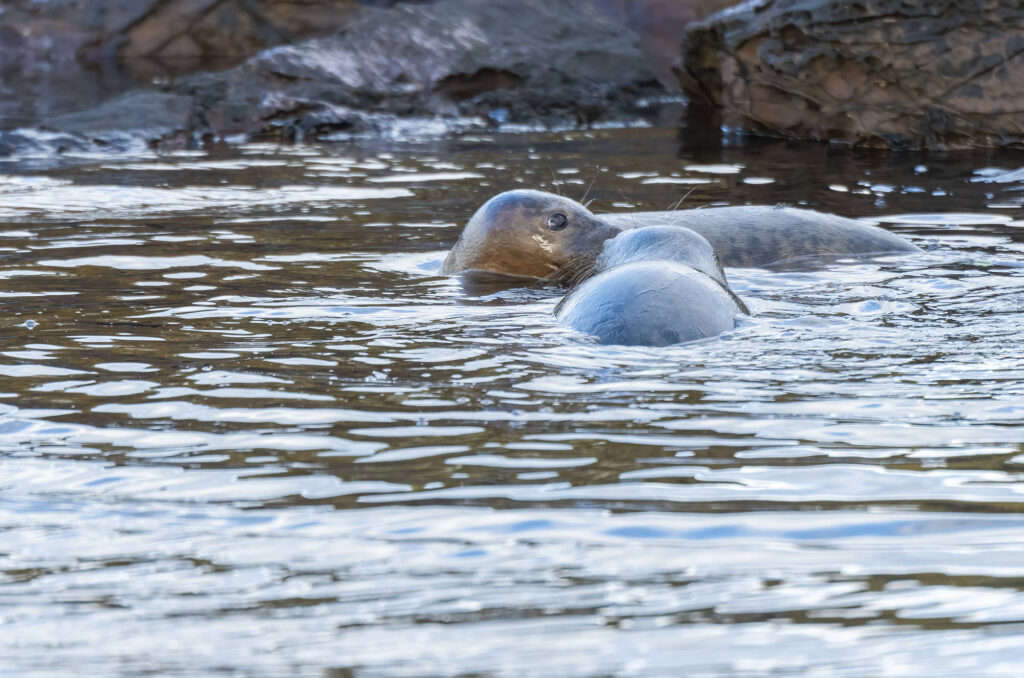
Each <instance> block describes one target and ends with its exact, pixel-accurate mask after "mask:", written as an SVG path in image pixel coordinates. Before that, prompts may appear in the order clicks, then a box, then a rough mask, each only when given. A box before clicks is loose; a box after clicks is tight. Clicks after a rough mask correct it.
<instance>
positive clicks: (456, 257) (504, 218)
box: [441, 190, 920, 280]
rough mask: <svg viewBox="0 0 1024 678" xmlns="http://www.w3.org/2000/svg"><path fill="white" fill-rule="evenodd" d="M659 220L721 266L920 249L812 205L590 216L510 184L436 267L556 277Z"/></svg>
mask: <svg viewBox="0 0 1024 678" xmlns="http://www.w3.org/2000/svg"><path fill="white" fill-rule="evenodd" d="M658 225H660V226H682V227H685V228H689V229H691V230H693V231H694V232H696V233H698V234H699V235H700V236H702V237H703V238H704V239H706V240H707V241H708V242H709V243H710V244H711V247H713V248H714V251H715V253H716V254H717V255H718V258H719V260H720V262H721V263H722V264H723V265H725V266H736V267H766V266H774V265H780V264H788V265H797V264H800V263H804V264H805V265H811V264H817V263H818V262H820V261H821V260H823V259H824V260H827V259H834V258H839V257H845V256H854V255H877V254H889V253H897V252H918V251H920V250H919V248H917V247H916V246H915V245H913V244H911V243H909V242H907V241H906V240H904V239H903V238H900V237H899V236H897V235H895V234H892V233H889V232H888V231H885V230H883V229H881V228H879V227H877V226H872V225H870V224H866V223H864V222H861V221H856V220H854V219H846V218H844V217H839V216H836V215H833V214H825V213H822V212H816V211H813V210H805V209H796V208H792V207H769V206H744V207H709V208H703V209H692V210H678V211H672V212H627V213H617V214H616V213H613V214H601V215H595V214H594V213H593V212H591V211H590V210H588V209H587V208H586V207H584V206H583V205H581V204H579V203H578V202H576V201H574V200H570V199H569V198H564V197H562V196H558V195H554V194H552V193H546V192H543V191H533V190H514V191H507V192H505V193H500V194H499V195H496V196H495V197H493V198H491V199H490V200H488V201H487V202H486V203H484V205H483V206H481V207H480V209H478V210H477V211H476V213H475V214H473V217H472V218H471V219H470V220H469V223H468V224H467V225H466V227H465V229H464V230H463V232H462V235H461V236H460V237H459V240H458V242H457V243H456V244H455V246H454V247H452V249H451V251H450V252H449V254H448V256H447V258H446V259H445V261H444V264H443V265H442V267H441V272H442V273H444V274H446V275H458V274H462V273H468V272H474V271H484V272H489V273H496V274H501V275H510V276H519V277H529V278H547V279H555V280H561V279H564V277H565V276H569V275H573V274H575V273H577V272H578V271H579V270H580V269H581V268H584V267H585V266H586V265H588V264H589V265H593V263H594V262H595V261H596V259H597V256H598V255H599V254H600V253H601V251H602V247H603V245H604V241H605V240H607V239H609V238H612V237H614V236H616V235H617V234H618V233H620V232H621V231H623V230H626V229H632V228H638V227H644V226H658ZM811 267H813V266H811Z"/></svg>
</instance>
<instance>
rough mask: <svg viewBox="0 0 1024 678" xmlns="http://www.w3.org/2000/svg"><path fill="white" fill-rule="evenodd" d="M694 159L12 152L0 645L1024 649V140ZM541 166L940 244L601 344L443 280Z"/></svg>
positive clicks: (54, 658)
mask: <svg viewBox="0 0 1024 678" xmlns="http://www.w3.org/2000/svg"><path fill="white" fill-rule="evenodd" d="M684 141H685V140H684ZM688 147H689V146H688V144H685V143H681V141H680V139H679V138H678V137H677V133H676V132H675V131H674V130H667V129H632V130H617V131H613V130H607V131H591V132H574V133H567V134H555V133H552V134H523V135H493V136H478V137H463V138H461V139H453V140H447V141H417V140H415V139H412V140H405V141H392V142H387V143H384V142H372V143H371V142H363V143H357V144H338V145H323V146H292V147H277V146H268V145H259V144H251V145H247V146H242V147H240V148H235V149H216V150H213V151H210V152H206V151H188V152H178V153H169V154H159V155H158V154H144V155H134V156H117V157H115V156H102V155H97V156H92V157H89V156H81V157H77V158H74V157H73V158H65V159H62V160H60V161H57V160H54V159H53V158H49V157H36V158H33V157H23V158H19V159H17V160H12V161H7V162H3V163H0V308H2V309H3V311H4V313H3V315H2V319H0V323H2V328H3V329H2V332H0V657H3V658H4V660H3V665H2V668H0V674H5V673H6V674H10V675H18V676H53V675H59V674H71V673H74V674H75V675H125V676H129V675H131V676H135V675H142V674H147V673H152V674H159V675H181V676H186V675H188V676H211V675H228V674H232V675H247V676H258V675H259V676H262V675H266V676H279V675H304V676H307V675H308V676H332V677H341V676H358V677H360V678H366V677H371V676H410V677H411V676H510V677H511V676H516V677H519V676H552V677H563V676H573V677H575V676H579V677H594V678H597V677H602V676H680V675H686V676H764V675H779V676H800V677H812V676H843V677H853V676H857V677H859V676H863V677H865V678H868V677H871V678H874V677H877V676H922V675H928V676H950V677H952V676H957V677H959V676H966V675H971V676H982V675H984V676H1018V675H1020V673H1021V667H1022V664H1024V651H1022V650H1021V648H1022V647H1024V592H1022V586H1024V517H1022V516H1021V510H1022V508H1024V483H1022V476H1021V472H1022V470H1024V449H1022V443H1024V428H1022V427H1021V426H1020V421H1021V418H1022V415H1024V357H1022V355H1021V351H1020V348H1019V337H1020V330H1021V318H1022V316H1021V314H1022V311H1024V243H1022V240H1024V237H1022V234H1024V231H1022V229H1021V226H1022V225H1024V221H1022V222H1017V221H1016V219H1018V218H1020V217H1021V215H1022V209H1021V204H1022V201H1024V193H1022V190H1024V171H1022V170H1021V169H1020V166H1021V165H1024V162H1022V161H1021V160H1022V158H1021V156H1020V155H999V154H956V155H941V154H931V155H906V154H904V155H897V154H888V153H885V154H875V153H856V152H850V151H844V150H837V149H830V148H829V147H827V146H821V145H793V146H791V145H786V144H741V143H739V142H738V141H735V140H734V141H733V142H732V143H731V144H729V145H727V147H726V148H724V149H720V150H712V151H707V150H705V151H689V150H686V148H688ZM515 187H531V188H544V189H547V190H558V191H560V192H562V193H564V194H566V195H569V196H571V197H574V198H581V197H583V195H584V194H585V193H587V191H588V187H589V194H588V199H590V198H592V199H593V200H594V202H593V204H592V205H591V207H592V208H593V209H594V210H595V211H621V210H629V209H635V210H657V209H668V208H671V207H672V206H673V205H675V204H677V203H678V202H679V201H680V199H681V198H684V196H685V201H684V202H683V207H687V206H689V207H699V206H706V205H717V204H721V205H725V204H745V203H757V204H772V203H777V202H783V203H788V204H796V205H802V206H806V207H809V208H814V209H821V210H825V211H831V212H836V213H839V214H843V215H847V216H853V217H864V218H872V219H876V220H881V221H883V222H884V223H885V225H886V227H887V228H890V229H892V230H894V231H895V232H898V233H900V234H902V235H904V236H906V237H908V238H909V239H911V240H913V241H914V242H915V243H917V244H918V245H920V246H922V247H923V248H924V249H925V252H924V253H922V254H919V255H913V256H901V257H887V258H882V259H877V260H871V261H849V262H838V263H833V264H830V265H828V266H827V268H825V270H822V271H815V272H800V271H766V270H743V269H730V270H729V276H730V280H731V281H732V284H733V287H734V289H735V290H736V291H737V293H739V294H740V296H742V297H743V298H744V300H745V301H746V302H747V304H748V305H749V306H750V307H751V310H752V312H753V317H752V318H751V320H750V321H749V322H746V323H744V324H743V325H742V326H741V327H740V328H738V329H737V330H736V331H735V332H732V333H729V334H727V335H725V336H722V337H720V338H716V339H713V340H709V341H704V342H699V343H695V344H689V345H683V346H675V347H669V348H658V349H651V348H623V347H602V346H597V345H595V344H593V343H592V342H590V341H588V340H587V339H586V338H585V337H581V336H579V335H576V334H574V333H572V332H569V331H567V330H564V329H560V328H558V327H557V326H556V325H555V324H554V322H553V318H552V308H553V307H554V305H555V304H556V303H557V301H558V299H559V296H560V293H559V291H558V290H553V289H545V288H543V287H539V286H534V287H519V288H497V287H495V288H489V289H479V288H476V289H469V288H465V287H463V285H462V284H461V283H460V282H459V281H458V280H457V279H451V278H446V277H442V276H439V275H437V273H436V271H437V267H438V265H439V263H440V261H441V259H442V257H443V255H444V252H445V250H446V248H447V247H448V246H450V244H451V243H452V242H453V241H454V240H455V238H456V237H457V235H458V233H459V231H460V229H461V226H462V224H464V222H465V220H466V219H467V218H468V216H469V215H470V214H471V213H472V211H473V210H474V209H475V208H476V207H477V206H478V205H479V204H480V203H482V202H483V201H484V200H486V199H487V198H488V197H489V196H491V195H493V194H494V193H496V192H498V191H500V190H506V189H509V188H515ZM72 667H73V668H72Z"/></svg>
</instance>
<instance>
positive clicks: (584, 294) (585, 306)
mask: <svg viewBox="0 0 1024 678" xmlns="http://www.w3.org/2000/svg"><path fill="white" fill-rule="evenodd" d="M740 312H741V310H740V308H739V306H737V304H736V302H735V301H734V299H733V296H732V295H731V293H730V292H728V291H727V290H726V288H724V287H723V286H722V285H721V284H719V283H718V282H717V281H716V280H714V279H712V278H710V277H709V276H707V275H705V274H703V273H701V272H699V271H696V270H694V269H693V268H692V267H690V266H687V265H684V264H680V263H676V262H672V261H635V262H631V263H627V264H623V265H621V266H616V267H614V268H610V269H608V270H606V271H603V272H601V273H598V274H597V275H596V276H594V277H593V278H590V279H589V280H587V281H586V282H584V283H583V284H582V285H580V286H579V287H577V288H576V289H575V290H573V291H572V292H571V293H570V294H569V295H568V296H567V297H566V298H565V299H564V301H563V303H562V304H561V305H560V307H559V309H558V312H557V317H558V322H559V324H561V325H562V326H564V327H571V328H573V329H576V330H579V331H581V332H586V333H587V334H592V335H594V336H596V337H597V340H598V341H599V342H600V343H602V344H623V345H630V346H668V345H671V344H679V343H682V342H686V341H694V340H696V339H704V338H707V337H713V336H715V335H718V334H721V333H722V332H725V331H727V330H731V329H733V328H734V327H735V322H736V321H735V318H736V315H737V314H739V313H740Z"/></svg>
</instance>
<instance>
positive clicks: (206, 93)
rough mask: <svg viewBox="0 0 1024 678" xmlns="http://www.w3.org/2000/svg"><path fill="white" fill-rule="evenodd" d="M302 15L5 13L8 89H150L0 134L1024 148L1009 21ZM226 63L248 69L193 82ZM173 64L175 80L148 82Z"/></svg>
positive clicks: (646, 12) (336, 1)
mask: <svg viewBox="0 0 1024 678" xmlns="http://www.w3.org/2000/svg"><path fill="white" fill-rule="evenodd" d="M301 4H302V8H301V9H296V8H295V5H294V3H289V2H283V1H282V0H253V1H251V2H244V3H243V2H238V1H236V0H189V1H188V2H186V1H185V0H165V1H163V2H157V1H156V0H153V1H151V2H142V3H137V2H136V3H133V2H129V1H128V0H119V1H117V2H101V1H100V0H78V1H77V2H73V1H72V0H54V1H53V2H48V3H33V2H29V1H28V0H13V1H12V3H11V5H10V6H9V7H5V8H3V9H2V11H0V38H2V39H0V59H3V63H4V64H6V66H7V68H6V69H5V70H4V72H5V73H11V72H14V70H17V69H19V68H20V69H22V70H21V71H20V72H25V70H26V69H27V68H28V67H29V66H31V67H32V68H34V69H37V70H40V69H41V70H42V71H47V69H49V71H52V72H55V73H71V75H70V76H69V77H70V78H72V79H73V78H74V71H73V69H74V68H82V67H83V63H92V64H93V66H95V67H96V68H100V70H101V71H102V70H103V68H106V67H105V66H103V64H107V66H109V65H110V63H113V62H111V61H110V60H111V59H115V58H116V59H121V60H123V62H124V63H127V64H131V65H132V66H131V68H133V69H135V71H137V72H136V73H135V75H134V76H133V77H136V79H137V80H138V79H141V80H143V81H145V82H147V83H148V84H147V86H144V87H136V88H132V89H128V91H127V92H125V93H123V94H121V95H119V96H115V97H113V98H108V99H106V100H101V101H100V102H99V103H95V105H93V104H92V103H90V105H86V106H84V107H82V109H81V110H73V111H71V112H67V111H61V110H60V108H59V107H56V108H57V111H56V112H54V111H52V110H51V109H52V108H54V107H49V108H48V107H46V106H41V107H40V108H39V110H40V111H42V113H41V114H40V115H38V116H37V117H36V118H31V117H30V116H22V118H26V117H28V118H29V122H28V123H27V124H18V125H14V126H8V129H6V130H4V129H2V125H0V157H4V156H6V157H11V156H17V155H18V154H23V153H27V152H43V153H45V152H57V153H60V152H66V151H89V150H104V149H109V150H127V149H137V148H140V147H141V148H146V147H149V148H184V147H195V146H201V145H205V144H209V143H217V142H222V141H234V140H238V139H262V140H274V141H283V142H290V141H299V140H316V139H332V140H337V139H346V138H358V137H388V136H396V135H398V136H401V135H403V134H404V133H406V132H407V131H409V130H413V131H414V133H415V134H419V135H428V136H429V135H436V134H445V133H451V132H458V131H464V130H516V129H523V128H526V129H552V128H554V129H563V128H579V127H588V126H594V125H602V124H610V125H622V124H633V123H636V122H638V121H644V120H654V119H656V118H657V116H658V115H659V110H660V108H661V107H662V104H664V103H665V102H667V101H684V100H685V99H683V97H682V93H684V92H685V95H686V96H687V97H689V100H690V101H691V103H692V104H694V105H693V106H692V108H693V109H697V108H706V109H708V110H710V111H711V112H712V116H713V118H714V124H713V126H714V127H715V128H716V129H717V128H718V127H721V126H725V127H728V128H730V129H733V130H736V131H739V132H744V133H751V134H759V135H767V136H775V137H781V138H787V139H801V140H817V141H829V142H833V143H842V144H848V145H857V146H872V147H887V148H892V149H922V148H929V149H956V148H969V147H1021V146H1024V114H1021V113H1020V111H1024V94H1022V93H1021V92H1020V91H1019V88H1017V87H1016V86H1015V83H1016V82H1018V81H1019V76H1022V75H1024V72H1021V71H1022V69H1024V38H1021V37H1020V36H1019V35H1018V32H1017V31H1015V30H1014V29H1013V28H1012V27H1013V26H1015V25H1019V23H1018V22H1019V20H1020V19H1021V18H1022V17H1020V16H1018V15H1019V14H1020V12H1021V10H1019V9H1016V8H1014V7H1010V6H1009V5H1006V6H1004V5H999V6H992V7H989V6H987V5H986V6H982V5H981V4H978V3H960V2H948V3H943V4H935V3H932V4H925V5H922V4H921V3H917V2H913V1H911V0H868V1H867V2H864V3H847V2H843V1H842V0H752V1H750V2H746V3H744V4H741V5H738V6H736V7H731V8H728V9H724V10H722V11H719V12H718V13H716V14H712V15H711V16H707V17H706V18H703V19H701V17H704V16H705V15H707V14H709V13H710V12H712V10H717V9H721V8H722V7H726V6H728V5H729V4H730V0H691V1H690V2H682V3H680V2H672V1H671V0H548V1H545V0H523V1H522V2H518V3H497V2H489V1H487V0H437V1H436V2H420V3H417V2H397V1H395V0H383V1H379V2H371V0H309V1H308V2H305V3H301ZM40 7H42V9H40ZM33 12H34V14H33ZM76 12H77V14H75V13H76ZM79 14H80V15H82V17H79V18H80V19H82V20H81V21H80V22H79V23H75V22H74V21H72V19H74V18H75V17H76V16H78V15H79ZM880 45H884V46H885V49H880V48H879V46H880ZM215 57H216V58H220V59H221V60H226V61H227V62H228V63H234V64H235V65H233V66H231V67H229V68H226V69H223V70H219V71H214V72H202V71H197V70H196V69H197V68H198V65H199V64H204V63H208V60H209V59H210V58H215ZM104 60H106V61H104ZM158 62H159V63H162V64H165V65H166V64H174V65H176V67H177V68H178V69H179V70H180V73H179V74H177V75H173V74H170V72H164V73H162V74H160V75H158V76H150V75H149V74H150V73H152V72H153V71H152V69H153V68H154V66H153V64H154V63H158ZM118 63H121V62H118ZM97 64H98V65H97ZM140 64H142V65H140ZM12 69H14V70H12ZM62 69H63V70H62ZM68 69H71V70H68ZM7 80H8V85H7V86H6V87H0V90H2V91H3V93H4V94H5V95H9V94H10V90H11V89H12V87H13V88H15V89H16V85H10V81H11V78H9V77H8V78H7ZM65 80H67V78H66V79H65ZM50 90H53V88H52V87H51V88H50ZM46 92H47V90H45V89H44V90H42V93H41V94H40V95H39V96H41V97H44V96H46V95H47V94H46ZM2 112H3V111H2V110H0V114H2ZM2 120H3V115H0V121H2Z"/></svg>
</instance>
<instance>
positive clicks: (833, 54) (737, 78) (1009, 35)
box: [676, 0, 1024, 149]
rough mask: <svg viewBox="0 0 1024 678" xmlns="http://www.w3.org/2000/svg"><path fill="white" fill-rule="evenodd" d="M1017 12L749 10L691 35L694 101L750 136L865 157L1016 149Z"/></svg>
mask: <svg viewBox="0 0 1024 678" xmlns="http://www.w3.org/2000/svg"><path fill="white" fill-rule="evenodd" d="M1022 22H1024V7H1022V6H1021V5H1019V4H1018V3H1001V2H996V1H995V0H983V1H975V0H946V1H944V2H917V1H913V0H858V2H849V1H848V0H753V1H751V2H746V3H744V4H742V5H739V6H737V7H735V8H733V9H728V10H725V11H723V12H720V13H719V14H716V15H714V16H712V17H709V18H707V19H705V20H703V21H700V22H696V23H693V24H690V25H689V27H688V28H687V30H686V32H685V35H684V38H683V50H682V51H683V57H684V63H685V67H684V68H682V69H677V70H676V75H677V77H678V79H679V82H680V84H681V86H682V87H683V89H684V90H685V91H686V92H687V93H688V94H689V95H690V96H691V97H693V98H695V99H700V100H704V101H706V102H709V103H711V104H712V105H713V106H715V107H718V108H719V109H720V113H721V122H722V123H723V124H725V125H727V126H731V127H735V128H738V129H742V130H747V131H751V132H756V133H763V134H769V135H774V136H782V137H788V138H795V139H818V140H833V141H838V142H844V143H851V144H857V145H864V146H888V147H891V148H934V149H949V148H963V147H993V146H1022V145H1024V113H1022V111H1024V90H1022V89H1021V87H1020V86H1019V83H1020V82H1021V81H1022V80H1024V35H1022V34H1021V32H1020V30H1019V28H1018V27H1019V26H1020V25H1021V23H1022Z"/></svg>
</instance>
